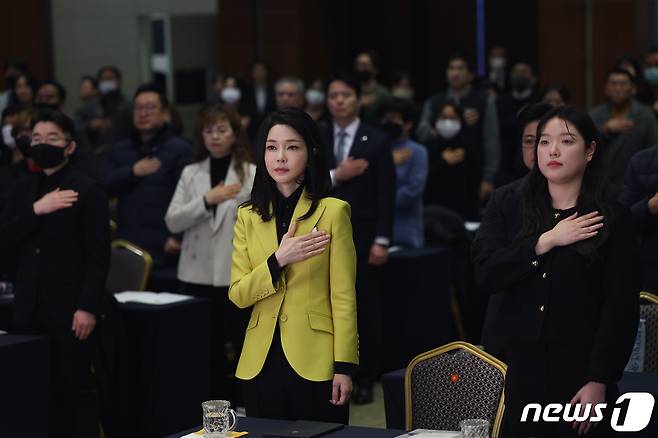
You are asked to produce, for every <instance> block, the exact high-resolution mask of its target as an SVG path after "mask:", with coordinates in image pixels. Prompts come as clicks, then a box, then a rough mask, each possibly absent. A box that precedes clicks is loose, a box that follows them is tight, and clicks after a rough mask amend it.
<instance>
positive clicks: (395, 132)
mask: <svg viewBox="0 0 658 438" xmlns="http://www.w3.org/2000/svg"><path fill="white" fill-rule="evenodd" d="M380 127H381V129H382V131H384V132H385V133H387V134H388V135H389V136H390V137H391V138H392V139H393V140H396V139H398V138H399V137H400V136H401V135H402V125H400V124H398V123H395V122H386V123H382V124H381V126H380Z"/></svg>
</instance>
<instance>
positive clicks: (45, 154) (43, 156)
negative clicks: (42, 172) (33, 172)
mask: <svg viewBox="0 0 658 438" xmlns="http://www.w3.org/2000/svg"><path fill="white" fill-rule="evenodd" d="M64 149H66V148H65V147H63V148H62V147H59V146H53V145H51V144H48V143H39V144H35V145H33V146H32V147H31V148H30V156H31V157H32V159H33V160H34V162H35V163H37V166H39V167H40V168H42V169H51V168H53V167H57V166H59V165H60V164H62V163H63V162H64V160H66V155H64Z"/></svg>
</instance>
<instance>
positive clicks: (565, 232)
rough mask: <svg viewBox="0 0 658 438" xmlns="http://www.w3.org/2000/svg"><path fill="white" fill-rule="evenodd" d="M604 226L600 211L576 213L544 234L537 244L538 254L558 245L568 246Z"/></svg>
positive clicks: (588, 236) (590, 235)
mask: <svg viewBox="0 0 658 438" xmlns="http://www.w3.org/2000/svg"><path fill="white" fill-rule="evenodd" d="M601 227H603V216H601V215H599V212H598V211H593V212H591V213H587V214H586V215H583V216H580V217H579V216H578V213H574V214H572V215H571V216H569V217H567V218H564V219H562V220H561V221H560V222H558V223H557V224H556V225H555V227H553V229H552V230H549V231H547V232H545V233H544V234H542V235H541V236H540V237H539V240H538V241H537V245H536V246H535V252H536V253H537V255H542V254H546V253H547V252H549V251H550V250H551V249H553V248H555V247H556V246H567V245H571V244H572V243H576V242H580V241H581V240H585V239H589V238H590V237H594V236H596V235H597V234H598V232H599V230H600V229H601Z"/></svg>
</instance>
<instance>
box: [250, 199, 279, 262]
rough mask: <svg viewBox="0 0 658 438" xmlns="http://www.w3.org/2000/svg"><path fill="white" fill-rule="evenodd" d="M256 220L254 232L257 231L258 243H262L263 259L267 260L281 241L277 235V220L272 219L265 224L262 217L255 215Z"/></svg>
mask: <svg viewBox="0 0 658 438" xmlns="http://www.w3.org/2000/svg"><path fill="white" fill-rule="evenodd" d="M270 208H271V207H270ZM254 220H255V221H256V225H257V226H255V227H254V230H256V235H257V237H258V243H260V246H261V248H262V249H263V253H264V254H265V257H263V258H264V259H267V258H268V257H269V256H271V255H272V253H274V251H276V249H277V248H278V247H279V240H278V238H277V235H276V219H275V218H274V217H272V219H270V220H269V221H268V222H263V219H262V218H261V217H260V215H254Z"/></svg>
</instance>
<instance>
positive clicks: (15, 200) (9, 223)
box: [0, 185, 40, 249]
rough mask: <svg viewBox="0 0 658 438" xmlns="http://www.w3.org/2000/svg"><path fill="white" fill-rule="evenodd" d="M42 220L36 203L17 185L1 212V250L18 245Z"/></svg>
mask: <svg viewBox="0 0 658 438" xmlns="http://www.w3.org/2000/svg"><path fill="white" fill-rule="evenodd" d="M39 222H40V218H39V216H37V214H36V213H35V212H34V201H33V200H32V197H31V196H29V195H26V194H25V192H24V191H22V190H20V188H19V186H17V185H15V186H14V189H13V190H12V193H11V194H10V195H9V197H8V198H7V204H6V205H5V206H4V208H3V209H2V211H1V212H0V248H3V249H6V248H9V247H12V246H15V245H18V244H19V243H20V242H21V240H23V239H24V238H25V237H27V236H28V235H30V234H31V233H32V232H34V231H35V230H36V228H37V227H38V226H39Z"/></svg>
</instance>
